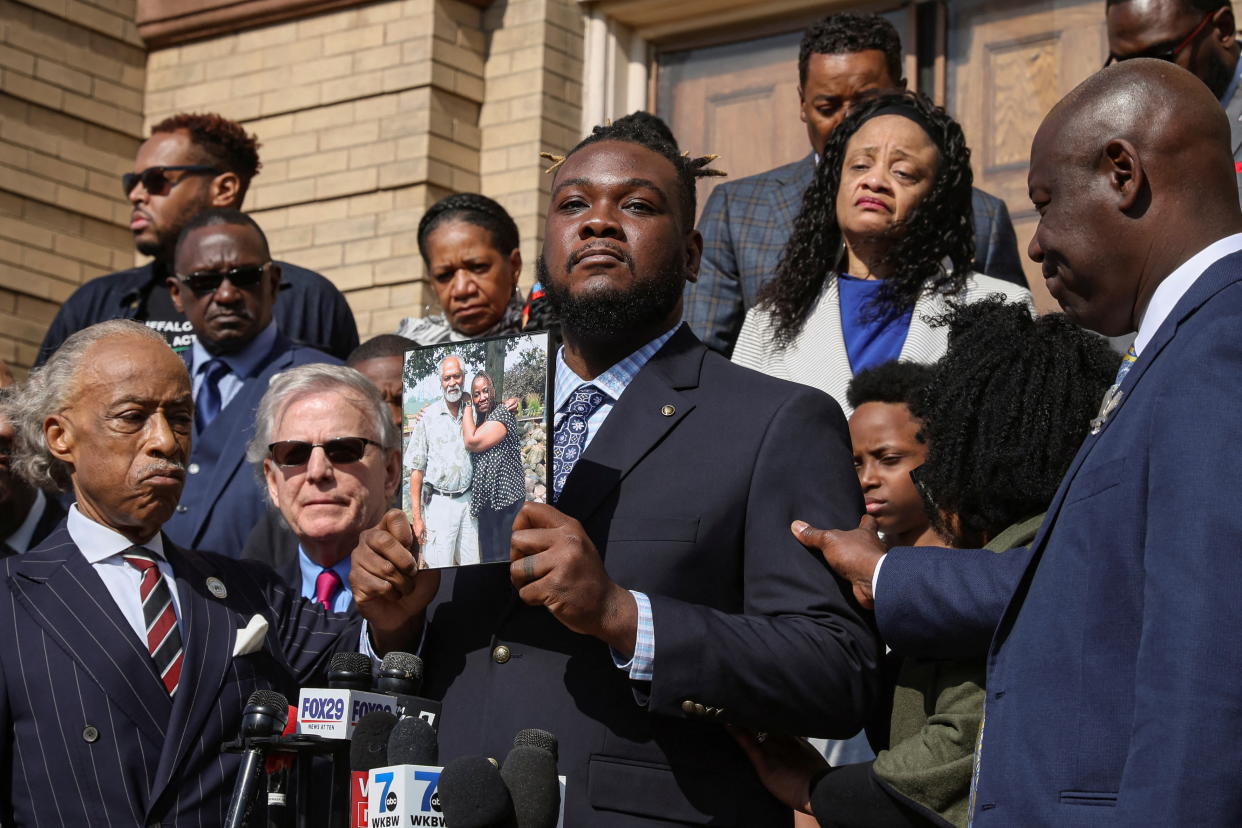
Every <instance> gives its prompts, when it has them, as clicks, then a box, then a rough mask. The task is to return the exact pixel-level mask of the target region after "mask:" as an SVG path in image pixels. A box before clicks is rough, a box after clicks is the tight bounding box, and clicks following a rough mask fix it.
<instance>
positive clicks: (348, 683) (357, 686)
mask: <svg viewBox="0 0 1242 828" xmlns="http://www.w3.org/2000/svg"><path fill="white" fill-rule="evenodd" d="M328 689H330V690H370V689H371V659H370V657H368V656H366V655H365V654H363V653H337V654H336V655H334V656H332V660H331V661H329V662H328Z"/></svg>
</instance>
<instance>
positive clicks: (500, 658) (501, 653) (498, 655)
mask: <svg viewBox="0 0 1242 828" xmlns="http://www.w3.org/2000/svg"><path fill="white" fill-rule="evenodd" d="M512 657H513V653H511V652H509V648H508V647H506V646H505V645H504V644H497V645H496V649H494V650H492V661H494V662H496V663H497V664H504V663H505V662H506V661H508V660H509V659H510V658H512Z"/></svg>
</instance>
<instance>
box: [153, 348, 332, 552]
mask: <svg viewBox="0 0 1242 828" xmlns="http://www.w3.org/2000/svg"><path fill="white" fill-rule="evenodd" d="M182 357H183V358H184V359H185V361H186V365H187V367H188V368H189V369H190V375H191V376H193V373H194V365H193V364H192V360H193V351H186V352H185V353H184V354H182ZM311 362H326V363H330V364H332V365H340V364H341V361H340V360H339V359H336V358H335V357H331V356H328V355H327V354H325V353H323V352H322V351H316V350H315V349H314V348H307V347H304V346H302V345H294V344H293V343H292V342H290V341H289V340H288V339H286V338H285V337H284V336H283V335H281V334H279V333H278V334H277V337H276V344H275V345H273V346H272V352H271V354H270V355H269V356H268V357H267V360H266V361H265V362H263V363H262V364H261V365H260V366H259V369H258V371H257V373H255V374H254V375H253V376H251V377H249V378H247V379H246V381H245V382H244V383H243V384H242V387H241V389H240V390H238V392H237V394H236V396H234V397H233V399H231V400H230V401H229V404H228V405H226V406H225V407H224V408H223V409H221V411H220V413H219V414H217V415H216V418H215V419H214V420H212V421H211V424H210V425H208V426H207V428H206V429H204V430H203V432H202V433H201V434H197V435H195V437H194V447H193V451H192V452H191V454H190V473H189V474H188V475H186V483H185V488H184V489H183V490H182V492H181V502H180V503H178V504H177V511H176V512H175V513H174V514H173V517H172V519H171V520H169V521H168V523H166V524H164V532H165V533H166V534H167V535H168V536H169V537H170V538H172V539H173V541H174V542H176V543H178V544H180V545H181V546H184V547H187V548H190V549H200V550H203V551H207V552H217V553H219V554H221V555H228V556H229V557H233V558H237V557H240V556H241V552H242V548H243V547H244V546H245V545H246V538H247V537H249V535H250V530H251V529H253V528H254V525H255V524H256V523H258V522H259V519H260V518H261V517H262V516H263V512H264V510H265V509H266V508H267V495H266V494H265V493H264V491H263V489H262V488H261V487H260V484H259V480H258V477H257V476H256V475H255V473H254V470H253V469H252V468H251V467H250V465H249V464H248V463H247V462H246V444H247V443H249V442H250V438H251V437H253V436H254V426H255V422H254V418H255V412H256V410H257V409H258V407H259V400H261V399H262V398H263V393H264V392H265V391H267V385H268V382H269V381H271V378H272V377H274V376H275V375H276V374H279V373H280V372H281V371H285V370H288V369H289V368H293V367H295V366H298V365H305V364H307V363H311Z"/></svg>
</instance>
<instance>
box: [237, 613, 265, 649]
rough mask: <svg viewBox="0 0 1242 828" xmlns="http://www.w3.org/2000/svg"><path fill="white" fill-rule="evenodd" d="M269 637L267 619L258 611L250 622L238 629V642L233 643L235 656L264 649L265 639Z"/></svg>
mask: <svg viewBox="0 0 1242 828" xmlns="http://www.w3.org/2000/svg"><path fill="white" fill-rule="evenodd" d="M266 637H267V619H266V618H264V617H263V616H262V615H259V614H258V613H256V614H255V616H254V617H253V618H251V619H250V623H248V624H246V626H245V627H243V628H242V629H240V630H238V631H237V642H236V643H235V644H234V645H233V657H234V658H236V657H237V656H244V655H249V654H250V653H257V652H258V651H259V650H261V649H263V639H264V638H266Z"/></svg>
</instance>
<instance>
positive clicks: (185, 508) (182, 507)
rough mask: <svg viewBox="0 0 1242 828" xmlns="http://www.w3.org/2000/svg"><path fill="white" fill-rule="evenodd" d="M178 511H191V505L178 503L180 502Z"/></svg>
mask: <svg viewBox="0 0 1242 828" xmlns="http://www.w3.org/2000/svg"><path fill="white" fill-rule="evenodd" d="M177 511H178V512H188V511H190V507H189V506H182V505H181V504H180V503H178V504H177Z"/></svg>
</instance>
